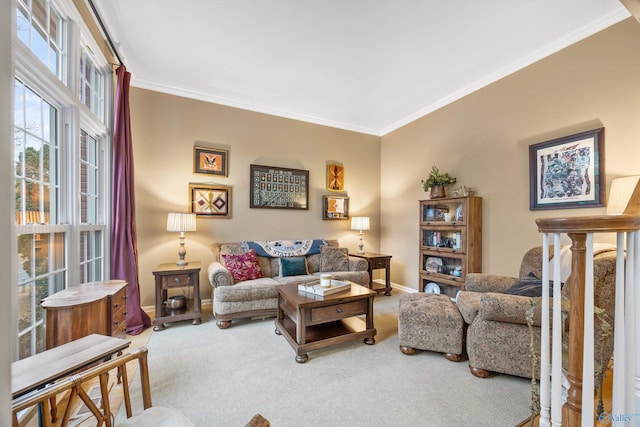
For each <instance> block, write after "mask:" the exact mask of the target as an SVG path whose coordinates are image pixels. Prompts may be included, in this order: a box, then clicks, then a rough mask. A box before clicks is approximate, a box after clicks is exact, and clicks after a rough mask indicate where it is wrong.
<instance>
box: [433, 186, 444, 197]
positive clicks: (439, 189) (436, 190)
mask: <svg viewBox="0 0 640 427" xmlns="http://www.w3.org/2000/svg"><path fill="white" fill-rule="evenodd" d="M443 197H446V194H445V191H444V185H434V186H432V187H431V198H432V199H441V198H443Z"/></svg>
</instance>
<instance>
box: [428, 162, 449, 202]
mask: <svg viewBox="0 0 640 427" xmlns="http://www.w3.org/2000/svg"><path fill="white" fill-rule="evenodd" d="M455 183H456V178H453V177H452V176H450V175H449V174H448V173H446V172H445V173H442V172H440V169H438V168H437V167H436V166H433V167H432V168H431V172H430V173H429V177H427V179H423V180H422V187H423V188H424V191H427V190H428V189H431V198H432V199H439V198H441V197H445V196H446V194H445V187H446V186H447V185H450V184H455Z"/></svg>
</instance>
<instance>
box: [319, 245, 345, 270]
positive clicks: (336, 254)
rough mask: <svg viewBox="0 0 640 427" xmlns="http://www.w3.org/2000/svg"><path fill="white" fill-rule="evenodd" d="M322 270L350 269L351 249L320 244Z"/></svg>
mask: <svg viewBox="0 0 640 427" xmlns="http://www.w3.org/2000/svg"><path fill="white" fill-rule="evenodd" d="M320 271H349V250H348V249H347V248H338V247H335V246H326V245H325V246H320Z"/></svg>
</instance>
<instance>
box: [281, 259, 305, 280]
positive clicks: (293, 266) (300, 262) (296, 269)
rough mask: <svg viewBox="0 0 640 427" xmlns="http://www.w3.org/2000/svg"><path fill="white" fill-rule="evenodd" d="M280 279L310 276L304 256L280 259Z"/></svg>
mask: <svg viewBox="0 0 640 427" xmlns="http://www.w3.org/2000/svg"><path fill="white" fill-rule="evenodd" d="M278 263H279V264H280V265H279V267H280V270H279V271H280V277H288V276H301V275H308V274H309V270H308V269H307V259H306V258H305V257H303V256H292V257H283V258H278Z"/></svg>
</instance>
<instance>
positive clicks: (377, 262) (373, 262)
mask: <svg viewBox="0 0 640 427" xmlns="http://www.w3.org/2000/svg"><path fill="white" fill-rule="evenodd" d="M349 256H354V257H357V258H362V259H366V260H367V262H368V263H369V288H370V289H373V290H375V291H376V292H382V291H384V294H385V295H387V296H389V295H391V291H392V289H391V255H385V254H377V253H373V252H365V253H363V254H349ZM383 268H384V270H385V287H384V288H374V287H373V270H378V269H383Z"/></svg>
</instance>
